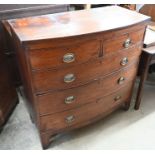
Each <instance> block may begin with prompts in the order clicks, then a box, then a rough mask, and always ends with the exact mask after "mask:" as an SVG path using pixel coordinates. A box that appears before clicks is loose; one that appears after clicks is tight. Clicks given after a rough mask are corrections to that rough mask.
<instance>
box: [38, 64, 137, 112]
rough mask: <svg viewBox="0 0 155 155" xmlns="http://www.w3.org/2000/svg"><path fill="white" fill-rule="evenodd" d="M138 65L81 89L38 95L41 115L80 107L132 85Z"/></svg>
mask: <svg viewBox="0 0 155 155" xmlns="http://www.w3.org/2000/svg"><path fill="white" fill-rule="evenodd" d="M137 63H138V62H134V63H133V64H132V65H130V66H128V67H125V68H123V69H122V70H120V71H117V72H115V73H112V74H111V75H108V76H106V77H105V78H103V79H100V80H97V81H94V82H92V83H90V84H86V85H84V86H81V87H77V88H72V89H67V90H63V91H56V92H52V93H49V94H44V95H38V96H37V103H38V106H39V112H40V115H47V114H53V113H56V112H61V111H65V110H69V109H72V108H76V107H79V106H81V105H83V104H86V103H89V102H92V101H95V100H96V99H99V98H101V97H103V96H106V95H108V94H110V93H111V92H114V91H116V90H118V89H120V88H121V87H123V86H124V85H125V84H128V83H132V81H133V79H134V77H135V76H136V72H137V67H136V66H137Z"/></svg>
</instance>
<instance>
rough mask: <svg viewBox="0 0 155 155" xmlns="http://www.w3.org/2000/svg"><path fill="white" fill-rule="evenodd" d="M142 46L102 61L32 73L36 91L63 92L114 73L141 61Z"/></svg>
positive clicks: (104, 58)
mask: <svg viewBox="0 0 155 155" xmlns="http://www.w3.org/2000/svg"><path fill="white" fill-rule="evenodd" d="M140 53H141V49H140V46H137V47H135V48H131V49H128V50H123V51H120V52H116V53H114V54H112V55H108V56H105V57H103V58H102V59H100V61H99V60H97V61H93V62H89V63H85V64H81V65H78V66H73V67H67V68H64V69H58V70H44V71H34V72H32V78H33V83H34V90H35V92H36V93H43V92H46V91H48V90H58V89H59V90H62V89H68V88H73V87H77V86H80V85H84V84H86V83H89V82H91V81H93V80H96V79H98V78H100V77H102V76H105V75H106V74H109V73H112V72H114V71H116V70H119V69H121V68H123V67H125V66H128V65H129V64H131V63H132V62H133V61H134V60H136V61H137V60H138V59H139V55H140Z"/></svg>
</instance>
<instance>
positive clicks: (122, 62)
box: [120, 57, 128, 66]
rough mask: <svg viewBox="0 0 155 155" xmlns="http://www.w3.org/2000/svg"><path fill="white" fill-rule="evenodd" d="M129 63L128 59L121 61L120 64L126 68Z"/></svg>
mask: <svg viewBox="0 0 155 155" xmlns="http://www.w3.org/2000/svg"><path fill="white" fill-rule="evenodd" d="M127 63H128V58H127V57H125V58H123V59H122V60H121V62H120V64H121V65H122V66H125V65H126V64H127Z"/></svg>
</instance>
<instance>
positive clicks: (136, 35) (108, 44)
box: [103, 29, 144, 55]
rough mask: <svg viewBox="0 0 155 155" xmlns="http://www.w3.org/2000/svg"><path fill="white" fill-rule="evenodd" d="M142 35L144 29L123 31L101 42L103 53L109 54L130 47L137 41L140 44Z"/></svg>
mask: <svg viewBox="0 0 155 155" xmlns="http://www.w3.org/2000/svg"><path fill="white" fill-rule="evenodd" d="M143 36H144V29H141V30H138V31H136V32H131V33H125V34H123V35H120V36H117V35H116V36H113V38H112V39H109V40H107V41H105V42H103V54H104V55H106V54H111V53H114V52H116V51H119V50H124V49H128V48H132V47H133V46H135V44H137V43H139V44H142V41H143Z"/></svg>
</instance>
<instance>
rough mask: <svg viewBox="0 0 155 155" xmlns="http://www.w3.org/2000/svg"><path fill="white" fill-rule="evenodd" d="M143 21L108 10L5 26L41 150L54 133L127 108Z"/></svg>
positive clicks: (31, 19) (135, 15) (24, 20)
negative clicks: (11, 41) (17, 64)
mask: <svg viewBox="0 0 155 155" xmlns="http://www.w3.org/2000/svg"><path fill="white" fill-rule="evenodd" d="M118 16H119V17H120V18H117V17H118ZM116 19H117V20H116ZM149 20H150V18H149V17H147V16H144V15H141V14H139V13H136V12H133V11H129V10H127V9H124V8H121V7H118V6H110V7H105V8H98V9H91V10H82V11H73V12H68V13H67V12H66V13H58V14H54V15H45V16H38V17H29V18H22V19H13V20H8V21H7V25H8V26H9V27H10V29H11V33H12V36H13V41H14V45H15V47H16V52H17V57H18V62H19V64H20V73H21V77H22V81H23V84H24V92H25V96H26V98H27V105H28V107H29V111H30V115H31V116H32V118H33V120H34V121H35V123H36V125H37V127H38V130H39V133H40V137H41V142H42V145H43V148H47V146H48V145H49V144H50V142H51V141H52V140H54V139H55V137H56V134H58V133H60V132H65V131H69V130H71V129H75V128H79V127H82V126H85V125H87V124H90V123H93V122H95V121H97V120H98V119H101V118H103V117H105V116H106V115H108V114H110V113H112V112H113V111H115V110H116V109H118V108H121V107H123V108H124V109H126V110H127V109H128V108H129V106H130V100H131V95H132V90H133V85H134V81H135V78H136V72H137V67H138V63H139V57H140V55H141V47H142V43H143V35H144V32H145V27H146V25H147V21H149ZM34 21H35V22H34ZM68 53H71V54H74V57H73V55H72V57H68V59H67V62H66V61H64V59H63V58H64V55H66V54H68ZM69 58H72V59H69ZM73 58H74V59H73ZM70 60H73V61H70ZM66 74H72V76H69V78H68V77H67V78H66ZM73 75H75V76H73ZM75 77H76V78H75ZM66 79H67V80H68V81H67V82H66ZM120 79H121V80H120ZM68 96H71V98H67V100H66V97H68ZM74 97H75V98H74Z"/></svg>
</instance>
